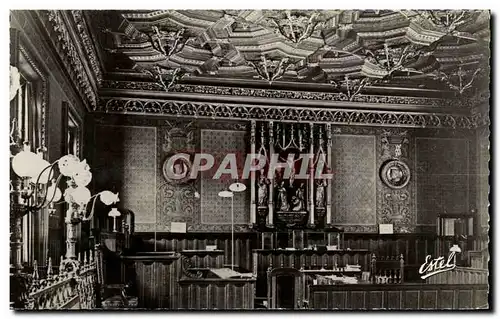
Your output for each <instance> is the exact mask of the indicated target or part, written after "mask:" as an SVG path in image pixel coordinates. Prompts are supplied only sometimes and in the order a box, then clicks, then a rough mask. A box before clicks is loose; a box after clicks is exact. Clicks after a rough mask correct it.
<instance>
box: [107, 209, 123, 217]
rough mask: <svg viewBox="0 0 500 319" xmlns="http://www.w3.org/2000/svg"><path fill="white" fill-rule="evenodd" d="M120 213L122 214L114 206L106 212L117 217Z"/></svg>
mask: <svg viewBox="0 0 500 319" xmlns="http://www.w3.org/2000/svg"><path fill="white" fill-rule="evenodd" d="M121 215H122V214H120V212H119V211H118V209H117V208H116V207H113V208H111V210H110V211H109V213H108V216H109V217H119V216H121Z"/></svg>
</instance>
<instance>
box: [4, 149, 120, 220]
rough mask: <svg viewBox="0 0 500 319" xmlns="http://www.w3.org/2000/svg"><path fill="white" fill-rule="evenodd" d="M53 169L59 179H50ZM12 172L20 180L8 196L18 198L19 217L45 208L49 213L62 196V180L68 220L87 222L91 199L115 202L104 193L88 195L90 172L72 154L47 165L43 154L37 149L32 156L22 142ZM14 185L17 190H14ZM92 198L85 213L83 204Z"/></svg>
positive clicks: (115, 198)
mask: <svg viewBox="0 0 500 319" xmlns="http://www.w3.org/2000/svg"><path fill="white" fill-rule="evenodd" d="M56 167H57V168H58V169H59V173H60V174H59V176H58V177H57V178H54V173H55V172H56ZM12 169H13V170H14V173H16V175H18V176H19V177H20V181H19V184H18V185H13V186H12V189H11V193H13V194H16V195H18V198H17V206H18V210H17V211H18V212H19V213H20V215H21V216H23V215H25V214H26V213H29V212H36V211H38V210H40V209H42V208H45V207H48V206H50V207H49V209H51V210H53V205H54V204H59V202H58V201H59V200H60V199H61V197H63V194H62V192H61V190H60V189H59V187H58V185H59V184H60V182H61V180H62V178H63V177H66V178H67V184H68V188H67V189H66V191H65V192H64V202H66V203H68V204H69V205H70V208H69V211H71V220H72V221H74V219H78V220H83V221H87V220H90V219H91V218H92V216H93V211H94V207H95V199H96V198H97V197H100V198H101V201H102V202H103V203H105V204H106V205H111V204H113V203H116V202H117V201H119V199H118V194H113V193H111V192H110V191H104V192H101V193H98V194H96V195H94V196H92V195H91V193H90V190H89V189H88V188H87V185H88V184H89V183H90V181H91V180H92V173H91V172H90V167H89V165H88V164H87V162H86V160H83V161H80V160H79V159H78V157H76V156H74V155H65V156H63V157H61V158H60V159H58V160H57V161H55V162H54V163H52V164H50V163H49V162H47V161H46V160H44V159H43V152H42V151H41V150H38V152H37V153H36V154H35V153H33V152H31V150H30V144H29V143H28V142H25V143H24V147H23V150H22V151H21V152H19V153H18V154H16V155H15V156H14V157H13V159H12ZM16 186H17V187H16ZM92 198H94V202H93V204H92V211H91V212H90V214H89V215H88V216H87V215H86V214H85V212H86V208H87V203H89V201H90V200H91V199H92Z"/></svg>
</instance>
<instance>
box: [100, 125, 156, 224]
mask: <svg viewBox="0 0 500 319" xmlns="http://www.w3.org/2000/svg"><path fill="white" fill-rule="evenodd" d="M95 136H96V138H95V147H96V148H97V149H98V150H99V151H98V152H96V156H95V164H94V165H93V166H92V168H93V170H95V171H96V172H99V173H98V174H94V178H95V179H96V186H97V187H99V189H100V188H103V189H112V190H114V191H119V192H120V205H122V206H123V207H126V208H127V209H130V210H132V211H133V212H135V213H136V218H135V221H136V223H139V224H141V223H152V224H154V222H155V214H156V212H155V211H156V204H155V194H156V179H155V172H156V152H155V145H156V128H155V127H135V126H111V125H98V126H96V128H95Z"/></svg>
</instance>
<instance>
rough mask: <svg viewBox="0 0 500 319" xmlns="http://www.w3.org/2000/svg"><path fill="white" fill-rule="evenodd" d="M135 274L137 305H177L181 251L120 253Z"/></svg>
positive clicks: (167, 306) (173, 306)
mask: <svg viewBox="0 0 500 319" xmlns="http://www.w3.org/2000/svg"><path fill="white" fill-rule="evenodd" d="M122 259H123V261H124V262H125V263H126V264H133V267H129V270H130V271H131V272H134V273H135V283H136V285H137V297H138V299H139V300H138V308H147V309H153V308H164V309H175V308H176V307H177V303H178V301H177V298H178V293H177V281H178V279H179V278H180V277H181V275H180V273H181V271H182V270H181V265H180V254H179V253H175V252H147V253H138V254H136V255H133V256H123V257H122Z"/></svg>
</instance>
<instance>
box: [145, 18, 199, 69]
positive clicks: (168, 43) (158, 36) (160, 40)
mask: <svg viewBox="0 0 500 319" xmlns="http://www.w3.org/2000/svg"><path fill="white" fill-rule="evenodd" d="M185 31H186V30H185V29H184V28H182V29H179V30H177V31H163V30H160V29H159V28H158V27H157V26H153V27H152V32H150V33H149V34H148V36H149V40H150V42H151V45H152V46H153V48H154V49H155V50H156V51H158V52H160V53H162V54H163V55H165V57H166V59H167V61H168V59H170V57H171V56H172V55H174V54H176V53H179V52H181V51H182V49H183V48H184V46H185V45H186V42H187V41H188V40H189V37H187V36H185Z"/></svg>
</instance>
